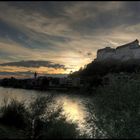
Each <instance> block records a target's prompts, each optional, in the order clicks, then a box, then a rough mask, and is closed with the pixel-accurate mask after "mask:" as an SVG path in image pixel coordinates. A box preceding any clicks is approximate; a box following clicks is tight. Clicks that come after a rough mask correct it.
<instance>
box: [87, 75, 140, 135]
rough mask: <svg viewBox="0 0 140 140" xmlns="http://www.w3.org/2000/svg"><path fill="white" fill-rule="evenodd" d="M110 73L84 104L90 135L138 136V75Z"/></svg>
mask: <svg viewBox="0 0 140 140" xmlns="http://www.w3.org/2000/svg"><path fill="white" fill-rule="evenodd" d="M110 76H111V77H110V82H109V84H107V85H104V86H101V87H98V88H97V90H96V94H95V96H94V97H93V98H92V102H91V103H90V104H87V107H88V109H89V112H90V116H91V117H90V119H88V120H89V122H90V123H91V127H92V132H93V137H94V138H140V78H138V77H137V78H133V77H132V76H131V78H130V77H128V78H124V76H120V77H119V75H117V76H113V75H110ZM118 77H119V78H118Z"/></svg>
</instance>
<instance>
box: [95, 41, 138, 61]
mask: <svg viewBox="0 0 140 140" xmlns="http://www.w3.org/2000/svg"><path fill="white" fill-rule="evenodd" d="M111 59H115V60H121V61H126V60H130V59H140V46H139V41H138V40H137V39H136V40H134V41H133V42H130V43H128V44H125V45H122V46H118V47H117V48H111V47H106V48H103V49H99V50H98V51H97V58H96V61H103V60H111Z"/></svg>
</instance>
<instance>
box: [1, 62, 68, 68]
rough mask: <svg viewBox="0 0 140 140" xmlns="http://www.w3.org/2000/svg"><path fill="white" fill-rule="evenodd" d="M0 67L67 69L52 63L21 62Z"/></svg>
mask: <svg viewBox="0 0 140 140" xmlns="http://www.w3.org/2000/svg"><path fill="white" fill-rule="evenodd" d="M0 66H18V67H29V68H30V67H32V68H39V67H48V68H55V69H60V68H61V69H66V68H65V66H64V65H60V64H55V63H52V62H50V61H34V60H29V61H19V62H9V63H2V64H0Z"/></svg>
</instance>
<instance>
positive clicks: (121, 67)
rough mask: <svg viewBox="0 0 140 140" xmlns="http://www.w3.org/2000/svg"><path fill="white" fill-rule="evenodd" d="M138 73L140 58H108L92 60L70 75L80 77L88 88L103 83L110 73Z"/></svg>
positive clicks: (139, 70)
mask: <svg viewBox="0 0 140 140" xmlns="http://www.w3.org/2000/svg"><path fill="white" fill-rule="evenodd" d="M122 72H124V73H138V72H140V60H138V59H137V60H128V61H124V62H121V61H118V60H107V61H92V62H91V63H89V64H88V65H86V66H85V67H84V68H83V69H82V68H81V69H80V70H79V71H76V72H74V73H71V74H70V75H69V77H80V78H81V79H83V81H84V85H85V86H88V88H92V87H98V86H99V85H103V84H102V82H103V77H104V76H105V75H107V74H109V73H122Z"/></svg>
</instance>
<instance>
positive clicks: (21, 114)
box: [0, 96, 81, 139]
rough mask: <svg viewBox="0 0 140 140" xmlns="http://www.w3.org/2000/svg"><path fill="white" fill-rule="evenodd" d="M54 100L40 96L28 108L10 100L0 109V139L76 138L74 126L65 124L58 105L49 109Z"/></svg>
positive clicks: (78, 135) (77, 133) (76, 132)
mask: <svg viewBox="0 0 140 140" xmlns="http://www.w3.org/2000/svg"><path fill="white" fill-rule="evenodd" d="M53 103H54V102H53V97H52V96H48V97H40V98H37V99H36V100H35V101H33V102H32V103H31V104H30V105H29V106H28V107H25V104H24V103H23V102H18V101H16V100H11V102H10V103H6V102H5V104H4V106H3V107H1V116H0V139H2V138H8V139H11V138H12V139H13V138H14V139H27V138H29V139H40V138H41V139H47V138H61V139H63V138H78V137H81V136H80V132H79V130H77V126H76V124H73V123H68V122H67V121H66V117H65V116H62V115H61V111H62V108H61V107H60V106H59V107H57V108H55V109H52V104H53Z"/></svg>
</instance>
